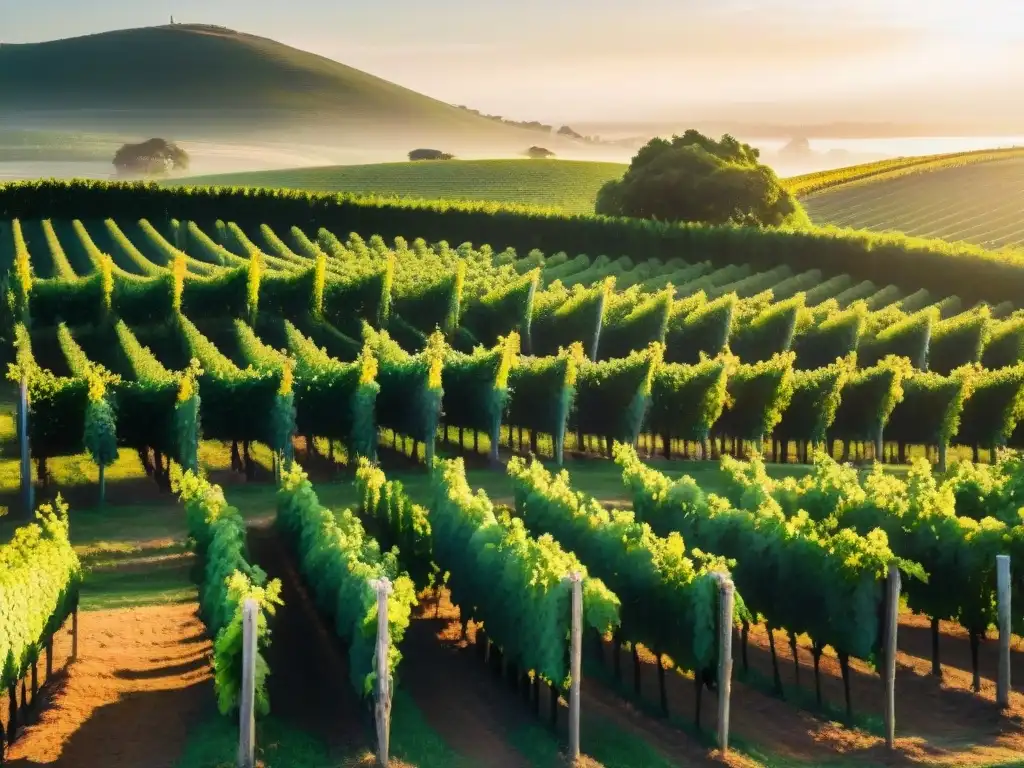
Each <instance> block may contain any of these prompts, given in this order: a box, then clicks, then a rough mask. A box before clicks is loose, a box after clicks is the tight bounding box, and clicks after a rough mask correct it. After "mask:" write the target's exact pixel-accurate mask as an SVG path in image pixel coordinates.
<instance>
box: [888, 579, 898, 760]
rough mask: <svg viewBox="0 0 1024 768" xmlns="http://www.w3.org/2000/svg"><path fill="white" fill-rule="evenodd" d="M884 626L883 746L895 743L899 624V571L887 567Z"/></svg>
mask: <svg viewBox="0 0 1024 768" xmlns="http://www.w3.org/2000/svg"><path fill="white" fill-rule="evenodd" d="M886 590H887V592H888V595H887V603H886V608H887V610H886V625H885V746H886V747H888V748H889V749H892V748H893V745H894V744H895V742H896V629H897V627H898V626H899V622H900V571H899V569H898V568H897V567H896V566H895V565H890V566H889V578H888V579H887V581H886Z"/></svg>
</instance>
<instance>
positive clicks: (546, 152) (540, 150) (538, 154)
mask: <svg viewBox="0 0 1024 768" xmlns="http://www.w3.org/2000/svg"><path fill="white" fill-rule="evenodd" d="M526 154H527V155H528V156H530V157H532V158H534V159H535V160H542V159H544V158H546V157H554V156H555V153H554V152H552V151H551V150H550V149H545V148H544V147H530V148H529V149H528V150H526Z"/></svg>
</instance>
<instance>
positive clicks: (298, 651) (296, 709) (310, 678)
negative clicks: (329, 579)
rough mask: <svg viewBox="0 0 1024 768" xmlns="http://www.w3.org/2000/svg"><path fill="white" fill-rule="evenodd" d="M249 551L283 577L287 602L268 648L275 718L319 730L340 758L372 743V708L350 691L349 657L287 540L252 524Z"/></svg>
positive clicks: (269, 685)
mask: <svg viewBox="0 0 1024 768" xmlns="http://www.w3.org/2000/svg"><path fill="white" fill-rule="evenodd" d="M249 552H250V556H251V558H252V561H253V562H255V563H258V564H259V566H260V567H261V568H263V569H264V570H265V571H266V572H267V575H268V577H269V578H271V579H274V578H277V579H281V587H282V589H281V598H282V599H283V600H284V605H283V606H281V607H280V608H279V609H278V612H277V614H276V615H275V616H274V618H273V620H272V621H273V642H272V643H271V645H270V648H269V649H268V651H267V664H268V665H269V666H270V669H271V674H270V677H269V679H268V681H267V688H268V693H269V695H270V703H271V708H272V712H273V715H274V717H275V718H276V719H278V720H281V721H282V722H284V723H287V724H289V725H292V726H294V727H295V728H298V729H301V730H303V731H306V732H308V733H311V734H313V735H315V736H316V737H318V738H319V739H320V740H322V741H323V743H324V744H325V745H327V746H328V747H329V748H330V750H331V751H332V754H334V753H336V754H337V755H338V757H339V758H343V757H345V756H346V755H349V754H351V753H352V752H353V748H360V747H367V746H369V745H368V744H367V733H368V728H369V726H370V722H371V721H370V720H369V719H368V718H369V712H368V711H367V710H364V709H363V707H362V706H361V705H360V703H359V701H358V700H357V698H356V696H355V694H354V693H353V692H352V684H351V683H350V682H349V677H348V664H347V659H348V657H347V655H345V653H344V652H343V651H342V649H341V647H340V643H339V641H338V639H337V637H336V636H335V635H334V634H333V633H332V632H330V631H329V629H328V628H327V627H326V626H325V625H324V622H323V621H322V620H321V619H320V617H319V615H318V614H317V611H316V607H315V605H314V603H313V601H312V598H311V596H310V595H308V594H307V593H306V590H305V588H304V587H303V585H302V581H301V577H300V574H299V573H298V570H297V568H296V564H295V561H294V560H293V559H292V556H291V554H290V553H289V552H288V548H287V545H286V544H285V543H284V542H283V541H282V540H281V539H280V538H279V537H278V536H277V534H276V532H275V531H274V529H273V528H272V527H270V526H259V527H251V528H250V529H249Z"/></svg>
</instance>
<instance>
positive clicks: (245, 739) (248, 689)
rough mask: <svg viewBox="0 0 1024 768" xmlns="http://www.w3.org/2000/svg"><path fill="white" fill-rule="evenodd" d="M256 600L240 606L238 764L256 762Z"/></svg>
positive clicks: (243, 767) (245, 767)
mask: <svg viewBox="0 0 1024 768" xmlns="http://www.w3.org/2000/svg"><path fill="white" fill-rule="evenodd" d="M258 610H259V609H258V608H257V606H256V601H255V600H253V599H251V598H250V599H248V600H246V601H245V605H244V606H243V607H242V692H241V697H240V700H239V707H238V710H239V713H238V718H239V721H238V768H254V766H255V765H256V618H257V611H258Z"/></svg>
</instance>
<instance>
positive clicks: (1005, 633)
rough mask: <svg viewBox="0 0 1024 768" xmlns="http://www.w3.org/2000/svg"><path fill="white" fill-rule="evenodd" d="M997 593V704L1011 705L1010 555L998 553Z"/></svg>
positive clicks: (1001, 705) (1004, 706)
mask: <svg viewBox="0 0 1024 768" xmlns="http://www.w3.org/2000/svg"><path fill="white" fill-rule="evenodd" d="M996 593H997V597H998V603H997V605H998V611H999V680H998V681H997V682H996V704H998V705H999V706H1000V707H1003V708H1006V707H1008V706H1010V633H1011V628H1010V556H1009V555H996Z"/></svg>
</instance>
